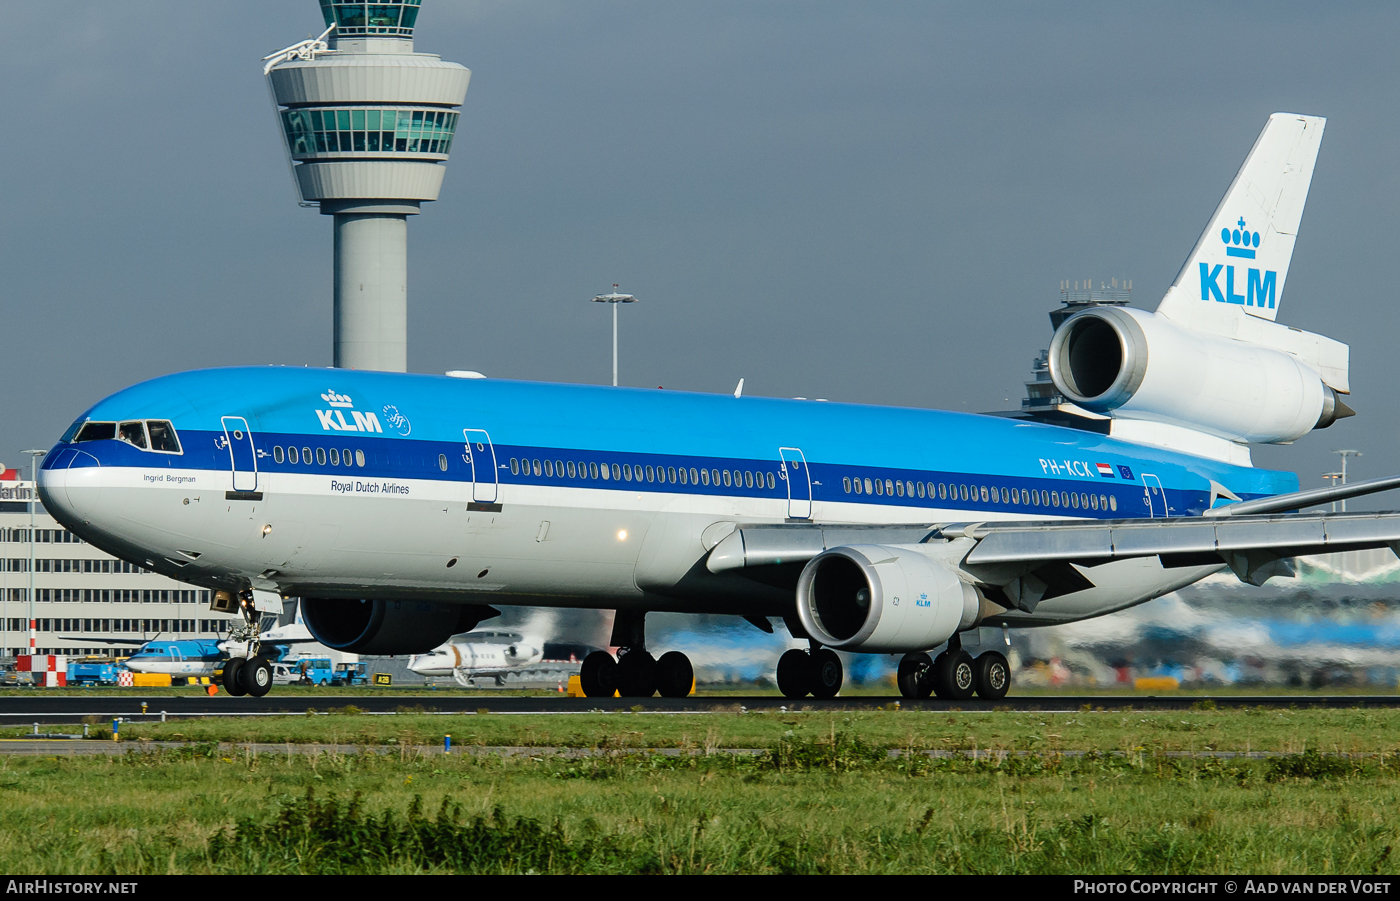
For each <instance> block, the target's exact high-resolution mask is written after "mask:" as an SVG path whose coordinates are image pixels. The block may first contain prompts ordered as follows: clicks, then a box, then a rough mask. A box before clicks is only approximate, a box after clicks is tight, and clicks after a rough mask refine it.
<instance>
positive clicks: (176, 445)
mask: <svg viewBox="0 0 1400 901" xmlns="http://www.w3.org/2000/svg"><path fill="white" fill-rule="evenodd" d="M146 431H147V432H148V433H150V436H151V450H153V451H162V452H164V453H167V454H178V453H180V439H179V438H177V437H175V428H174V427H173V426H172V425H171V424H170V423H168V422H166V421H165V420H162V419H151V420H147V422H146Z"/></svg>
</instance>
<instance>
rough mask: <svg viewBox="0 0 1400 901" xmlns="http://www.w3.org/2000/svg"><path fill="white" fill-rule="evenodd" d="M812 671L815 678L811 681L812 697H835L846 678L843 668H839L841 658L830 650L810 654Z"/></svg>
mask: <svg viewBox="0 0 1400 901" xmlns="http://www.w3.org/2000/svg"><path fill="white" fill-rule="evenodd" d="M812 670H813V676H814V677H815V678H813V680H812V697H814V698H823V699H825V698H834V697H836V694H837V692H839V691H841V683H842V682H843V681H845V678H846V672H845V668H844V667H843V666H841V658H840V657H837V656H836V652H835V651H833V650H831V649H830V648H821V649H819V650H817V651H814V652H812Z"/></svg>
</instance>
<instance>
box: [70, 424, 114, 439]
mask: <svg viewBox="0 0 1400 901" xmlns="http://www.w3.org/2000/svg"><path fill="white" fill-rule="evenodd" d="M115 437H117V424H116V423H115V422H85V423H83V427H82V428H81V429H79V430H78V437H77V441H78V442H80V443H81V442H83V441H111V440H112V439H113V438H115Z"/></svg>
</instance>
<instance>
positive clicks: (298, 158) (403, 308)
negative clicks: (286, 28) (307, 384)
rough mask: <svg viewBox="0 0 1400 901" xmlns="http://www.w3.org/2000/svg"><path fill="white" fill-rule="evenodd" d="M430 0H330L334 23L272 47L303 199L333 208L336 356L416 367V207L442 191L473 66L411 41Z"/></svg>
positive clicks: (325, 11)
mask: <svg viewBox="0 0 1400 901" xmlns="http://www.w3.org/2000/svg"><path fill="white" fill-rule="evenodd" d="M421 2H422V0H379V2H377V3H347V2H343V0H320V3H321V14H322V15H323V16H324V17H325V25H326V31H325V33H323V34H322V35H321V37H320V38H317V39H313V40H306V41H302V42H301V43H299V44H294V45H292V46H291V47H288V48H287V49H286V50H282V51H280V52H278V53H275V54H273V55H272V56H269V57H267V65H266V67H265V68H264V74H265V75H266V76H267V78H268V80H269V83H270V85H271V88H272V95H273V99H274V101H275V102H276V104H277V107H278V118H279V119H280V120H281V125H282V135H283V137H284V138H285V140H286V145H287V153H288V155H289V158H290V161H291V166H292V174H293V176H294V177H295V179H296V185H297V190H298V191H299V192H300V194H301V200H302V205H303V206H319V207H320V210H321V212H322V213H324V214H326V215H328V216H332V217H334V219H335V357H334V359H335V363H334V365H335V366H337V367H339V368H343V369H377V370H383V371H388V372H403V371H405V370H406V369H407V367H408V217H409V216H412V215H415V214H416V213H418V212H419V206H420V205H421V204H422V203H423V202H424V201H426V200H437V197H438V191H439V190H440V189H441V188H442V177H443V174H444V173H445V172H446V171H447V167H446V163H447V156H448V152H449V151H450V150H451V149H452V137H453V134H454V133H455V132H456V130H457V116H458V113H457V108H458V107H460V106H461V105H462V102H463V101H464V100H465V99H466V95H467V82H468V80H469V79H470V78H471V72H470V71H469V70H468V69H466V68H465V67H463V66H459V65H458V64H457V63H448V62H443V61H442V59H440V58H439V57H437V56H435V55H433V54H430V53H415V52H414V50H413V26H414V23H415V21H416V20H417V18H418V9H419V4H420V3H421Z"/></svg>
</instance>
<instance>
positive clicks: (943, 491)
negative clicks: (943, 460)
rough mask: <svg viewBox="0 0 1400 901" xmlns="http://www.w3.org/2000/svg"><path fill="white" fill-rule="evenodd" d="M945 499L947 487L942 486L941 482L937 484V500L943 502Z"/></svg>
mask: <svg viewBox="0 0 1400 901" xmlns="http://www.w3.org/2000/svg"><path fill="white" fill-rule="evenodd" d="M947 497H948V491H947V486H946V485H944V484H943V483H942V482H939V483H938V499H939V500H940V501H941V500H944V499H945V498H947Z"/></svg>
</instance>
